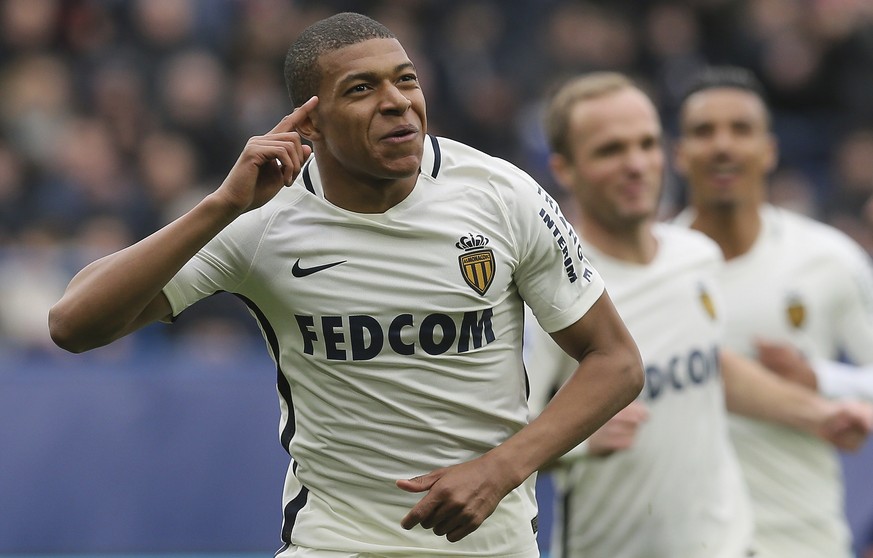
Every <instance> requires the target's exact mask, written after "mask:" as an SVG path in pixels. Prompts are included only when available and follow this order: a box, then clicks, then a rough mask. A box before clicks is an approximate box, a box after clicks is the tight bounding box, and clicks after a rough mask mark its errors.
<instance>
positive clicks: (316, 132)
mask: <svg viewBox="0 0 873 558" xmlns="http://www.w3.org/2000/svg"><path fill="white" fill-rule="evenodd" d="M317 111H318V109H317V108H316V109H315V110H314V111H312V112H310V113H309V116H307V117H306V119H305V120H303V122H300V123H299V124H297V127H296V128H295V130H296V131H297V133H298V134H300V135H301V136H303V138H305V139H307V140H309V141H318V140H319V139H321V131H320V129H319V127H318V114H316V112H317Z"/></svg>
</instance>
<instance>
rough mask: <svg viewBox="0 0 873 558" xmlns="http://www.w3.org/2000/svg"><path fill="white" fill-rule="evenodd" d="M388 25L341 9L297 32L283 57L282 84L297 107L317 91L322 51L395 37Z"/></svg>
mask: <svg viewBox="0 0 873 558" xmlns="http://www.w3.org/2000/svg"><path fill="white" fill-rule="evenodd" d="M396 38H397V37H395V35H394V33H392V32H391V31H390V30H389V29H388V28H387V27H385V26H384V25H382V24H381V23H379V22H378V21H376V20H374V19H372V18H369V17H367V16H365V15H362V14H358V13H354V12H343V13H339V14H336V15H333V16H330V17H328V18H325V19H322V20H319V21H317V22H315V23H313V24H312V25H310V26H309V27H307V28H306V29H304V30H303V32H302V33H300V36H299V37H297V40H296V41H294V43H293V44H292V45H291V47H290V48H289V49H288V54H287V55H286V56H285V85H286V86H287V87H288V96H289V97H290V98H291V103H292V104H293V105H294V106H295V107H298V106H300V105H302V104H303V103H305V102H306V101H307V100H308V99H309V98H310V97H312V96H313V95H315V94H316V92H317V91H318V87H319V85H320V84H321V71H320V69H319V68H318V59H319V58H320V57H321V55H322V54H324V53H326V52H331V51H334V50H336V49H339V48H343V47H347V46H349V45H354V44H357V43H360V42H363V41H368V40H370V39H396Z"/></svg>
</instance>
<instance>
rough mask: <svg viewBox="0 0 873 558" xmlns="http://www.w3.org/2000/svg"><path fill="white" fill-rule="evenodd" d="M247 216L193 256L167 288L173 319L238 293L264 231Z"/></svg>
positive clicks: (249, 215) (165, 289)
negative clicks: (207, 300) (203, 303)
mask: <svg viewBox="0 0 873 558" xmlns="http://www.w3.org/2000/svg"><path fill="white" fill-rule="evenodd" d="M254 217H255V214H254V213H251V214H245V215H243V216H242V217H240V218H238V219H237V220H236V221H234V222H233V223H231V224H230V225H228V226H227V227H226V228H225V229H224V230H222V231H221V232H220V233H219V234H218V235H217V236H216V237H215V238H213V239H212V240H211V241H209V243H207V244H206V246H204V247H203V248H202V249H201V250H200V251H199V252H197V254H195V255H194V257H193V258H191V259H190V260H189V261H188V262H187V263H186V264H185V265H184V266H183V267H182V269H180V270H179V272H178V273H177V274H176V275H175V276H174V277H173V278H172V279H171V280H170V282H169V283H167V284H166V285H165V286H164V289H163V292H164V295H165V296H166V297H167V300H168V301H169V302H170V307H171V308H172V311H173V318H175V317H176V316H178V315H179V314H180V313H182V311H183V310H185V309H186V308H188V307H189V306H191V305H192V304H194V303H195V302H197V301H198V300H202V299H204V298H206V297H208V296H210V295H213V294H215V293H217V292H221V291H226V292H235V290H236V287H237V286H238V285H239V284H241V283H242V282H243V280H244V279H245V277H246V275H247V274H248V272H249V270H250V269H251V265H252V261H253V260H254V254H255V252H256V250H257V247H258V245H259V243H260V240H261V237H262V236H263V227H261V226H259V224H258V223H259V221H258V220H257V219H255V218H254Z"/></svg>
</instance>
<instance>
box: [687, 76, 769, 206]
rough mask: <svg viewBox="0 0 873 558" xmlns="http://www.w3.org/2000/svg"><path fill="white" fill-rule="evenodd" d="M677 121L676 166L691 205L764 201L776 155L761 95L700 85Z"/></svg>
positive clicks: (741, 90) (751, 203)
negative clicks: (685, 182) (678, 126)
mask: <svg viewBox="0 0 873 558" xmlns="http://www.w3.org/2000/svg"><path fill="white" fill-rule="evenodd" d="M680 119H681V121H680V125H681V134H680V138H679V142H678V144H677V148H676V168H677V170H678V171H679V173H680V174H682V175H684V176H685V178H686V180H687V182H688V185H689V188H690V198H691V203H692V205H693V206H695V207H697V208H699V209H702V208H722V209H725V208H735V207H739V206H748V207H757V206H758V205H759V204H760V203H761V202H763V201H764V199H765V194H766V190H765V188H766V181H767V176H768V175H769V173H770V172H771V171H772V170H773V168H774V167H775V165H776V158H777V155H776V141H775V139H774V137H773V135H772V134H771V133H770V125H769V116H768V114H767V109H766V107H765V106H764V103H763V101H762V100H761V99H760V97H758V96H757V95H756V94H754V93H752V92H750V91H746V90H743V89H740V88H734V87H718V88H712V89H704V90H701V91H698V92H697V93H694V94H693V95H691V96H690V97H688V99H687V100H686V101H685V103H684V105H683V107H682V112H681V116H680Z"/></svg>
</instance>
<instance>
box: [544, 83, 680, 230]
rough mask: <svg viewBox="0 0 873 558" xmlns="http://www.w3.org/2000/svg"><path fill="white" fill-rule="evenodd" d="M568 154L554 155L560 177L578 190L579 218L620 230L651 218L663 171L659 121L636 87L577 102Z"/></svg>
mask: <svg viewBox="0 0 873 558" xmlns="http://www.w3.org/2000/svg"><path fill="white" fill-rule="evenodd" d="M567 139H568V152H569V154H568V155H560V154H555V155H553V156H552V168H553V170H554V172H555V176H556V177H557V178H558V180H559V182H561V184H562V185H563V186H564V187H565V188H568V189H570V190H572V191H573V192H574V193H575V194H576V198H577V199H578V201H579V206H580V209H581V211H582V213H583V219H584V220H586V221H596V222H597V223H599V224H600V225H601V226H602V227H604V228H607V229H610V230H623V229H626V228H627V227H633V226H636V225H638V224H640V223H643V222H645V221H647V220H649V219H651V218H653V217H654V216H655V214H656V212H657V209H658V201H659V197H660V192H661V181H662V176H663V172H664V153H663V149H662V146H661V124H660V119H659V117H658V114H657V112H656V110H655V107H654V106H653V105H652V102H651V101H650V100H649V98H648V97H646V95H645V94H643V93H642V92H641V91H640V90H638V89H636V88H635V87H630V86H627V87H622V88H621V89H618V90H615V91H612V92H609V93H606V94H604V95H602V96H599V97H595V98H592V99H586V100H583V101H579V102H577V103H576V104H575V105H574V106H573V107H572V109H571V110H570V112H569V126H568V128H567Z"/></svg>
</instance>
